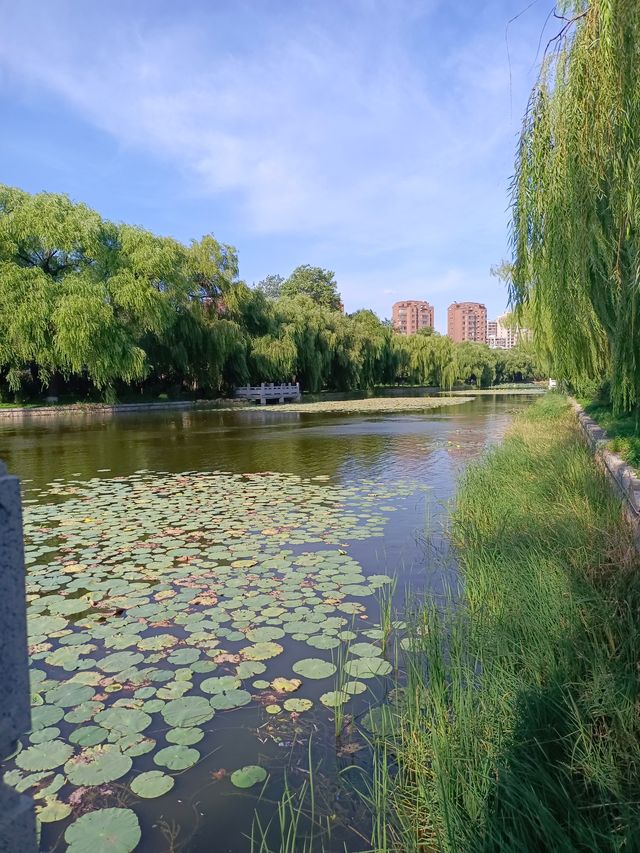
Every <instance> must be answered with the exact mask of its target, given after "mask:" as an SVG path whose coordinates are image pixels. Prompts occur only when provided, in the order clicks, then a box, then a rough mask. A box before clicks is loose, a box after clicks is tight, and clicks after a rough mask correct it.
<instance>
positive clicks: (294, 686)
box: [271, 677, 302, 693]
mask: <svg viewBox="0 0 640 853" xmlns="http://www.w3.org/2000/svg"><path fill="white" fill-rule="evenodd" d="M301 685H302V681H301V680H300V679H299V678H282V677H280V678H274V679H273V681H272V682H271V687H272V688H273V689H274V690H275V691H276V693H294V692H295V691H296V690H298V688H299V687H301Z"/></svg>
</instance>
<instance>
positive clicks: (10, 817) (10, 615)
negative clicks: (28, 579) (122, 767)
mask: <svg viewBox="0 0 640 853" xmlns="http://www.w3.org/2000/svg"><path fill="white" fill-rule="evenodd" d="M30 728H31V712H30V690H29V660H28V655H27V609H26V598H25V570H24V551H23V545H22V507H21V500H20V484H19V483H18V479H17V477H10V476H9V475H8V474H7V470H6V468H5V466H4V465H3V464H2V462H0V760H4V759H5V758H6V757H7V756H9V755H11V753H12V752H13V751H14V750H15V748H16V744H17V741H18V740H19V738H21V737H22V736H23V735H24V733H25V732H28V731H29V729H30ZM36 849H37V845H36V832H35V817H34V812H33V800H32V799H31V797H29V796H27V795H26V794H18V793H16V792H15V791H14V790H13V789H12V788H9V787H8V786H7V785H5V784H4V783H3V782H1V781H0V853H34V851H35V850H36Z"/></svg>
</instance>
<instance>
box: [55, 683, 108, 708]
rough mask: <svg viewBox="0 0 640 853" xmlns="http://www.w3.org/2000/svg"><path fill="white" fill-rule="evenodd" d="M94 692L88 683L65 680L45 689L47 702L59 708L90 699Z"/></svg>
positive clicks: (69, 706) (71, 706) (72, 706)
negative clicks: (49, 688) (47, 689)
mask: <svg viewBox="0 0 640 853" xmlns="http://www.w3.org/2000/svg"><path fill="white" fill-rule="evenodd" d="M95 692H96V691H95V690H94V689H93V687H90V686H89V685H85V684H78V683H75V682H73V681H66V682H63V683H62V684H60V685H58V686H57V687H54V688H52V689H51V690H49V691H47V702H48V703H50V704H52V705H60V707H61V708H74V707H75V706H76V705H80V704H81V703H82V702H87V701H88V700H89V699H91V697H92V696H93V695H94V694H95Z"/></svg>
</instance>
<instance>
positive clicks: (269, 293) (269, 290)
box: [255, 274, 284, 299]
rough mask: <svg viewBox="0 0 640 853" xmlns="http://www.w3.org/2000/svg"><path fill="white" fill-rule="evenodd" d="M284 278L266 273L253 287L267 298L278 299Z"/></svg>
mask: <svg viewBox="0 0 640 853" xmlns="http://www.w3.org/2000/svg"><path fill="white" fill-rule="evenodd" d="M283 284H284V278H283V277H282V276H281V275H277V274H276V275H268V276H266V278H263V279H262V281H259V282H258V283H257V284H256V285H255V288H256V290H259V291H260V292H261V293H263V294H264V295H265V296H266V297H267V298H268V299H278V298H279V297H280V296H281V294H282V285H283Z"/></svg>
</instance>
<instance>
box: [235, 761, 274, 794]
mask: <svg viewBox="0 0 640 853" xmlns="http://www.w3.org/2000/svg"><path fill="white" fill-rule="evenodd" d="M266 778H267V771H266V770H265V769H264V767H259V766H258V765H257V764H248V765H247V766H246V767H241V768H240V769H239V770H234V771H233V773H232V774H231V783H232V784H233V785H235V786H236V788H251V787H252V785H257V784H258V783H260V782H264V780H265V779H266Z"/></svg>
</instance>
